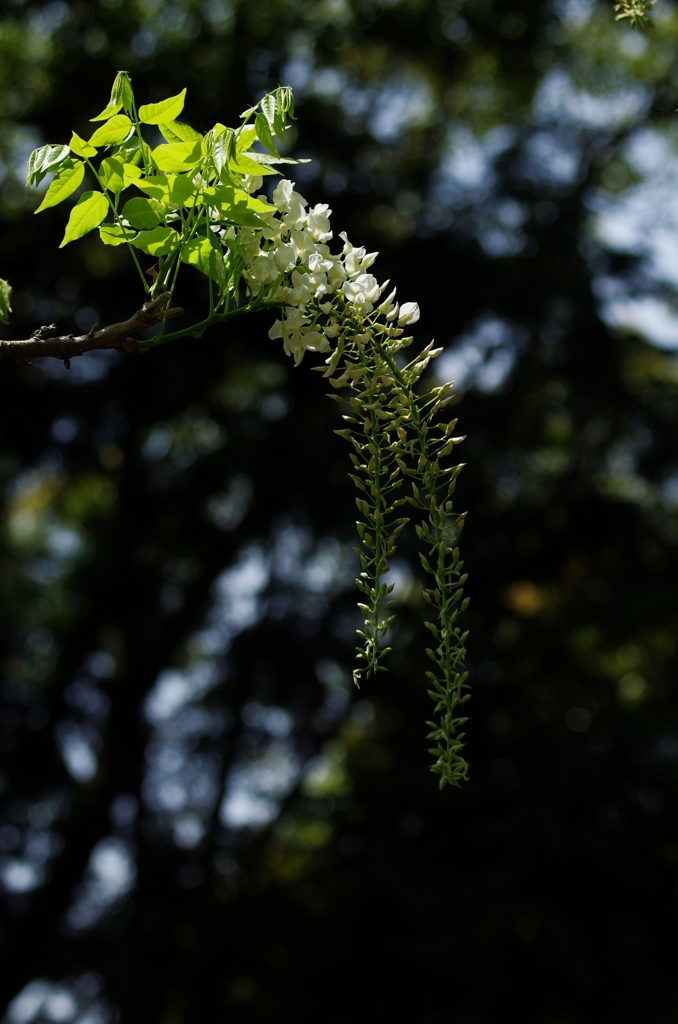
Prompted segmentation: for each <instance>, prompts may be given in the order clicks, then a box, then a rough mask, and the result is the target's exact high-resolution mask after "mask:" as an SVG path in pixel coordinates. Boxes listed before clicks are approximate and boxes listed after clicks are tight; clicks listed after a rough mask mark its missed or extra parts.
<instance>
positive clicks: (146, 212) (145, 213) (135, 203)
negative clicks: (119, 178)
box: [122, 196, 161, 230]
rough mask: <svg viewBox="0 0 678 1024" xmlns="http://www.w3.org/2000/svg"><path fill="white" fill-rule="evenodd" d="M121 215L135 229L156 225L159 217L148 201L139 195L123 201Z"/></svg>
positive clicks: (145, 228)
mask: <svg viewBox="0 0 678 1024" xmlns="http://www.w3.org/2000/svg"><path fill="white" fill-rule="evenodd" d="M122 215H123V217H124V218H125V220H128V221H129V222H130V224H131V225H132V227H133V228H136V229H137V230H147V229H150V228H154V227H157V225H158V224H159V223H160V219H161V218H160V217H159V216H158V214H157V213H156V211H155V209H154V208H153V206H152V205H151V203H150V201H149V200H148V199H142V198H141V196H138V197H137V198H136V199H130V200H129V202H127V203H125V205H124V207H123V210H122Z"/></svg>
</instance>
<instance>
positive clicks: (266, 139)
mask: <svg viewBox="0 0 678 1024" xmlns="http://www.w3.org/2000/svg"><path fill="white" fill-rule="evenodd" d="M254 126H255V128H256V130H257V138H258V139H259V142H261V144H262V145H263V146H264V147H265V148H266V149H267V150H268V151H269V153H271V154H272V155H273V156H277V155H278V150H277V149H276V148H275V142H274V141H273V136H272V135H271V129H270V127H269V123H268V121H267V120H266V118H265V117H264V115H263V114H257V116H256V119H255V121H254Z"/></svg>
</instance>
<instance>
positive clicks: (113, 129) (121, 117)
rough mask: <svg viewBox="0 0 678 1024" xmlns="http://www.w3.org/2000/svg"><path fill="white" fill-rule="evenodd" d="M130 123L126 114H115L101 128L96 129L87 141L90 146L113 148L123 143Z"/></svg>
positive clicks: (130, 126)
mask: <svg viewBox="0 0 678 1024" xmlns="http://www.w3.org/2000/svg"><path fill="white" fill-rule="evenodd" d="M131 128H132V122H131V121H130V119H129V117H127V115H126V114H116V115H115V117H112V118H111V119H110V121H107V122H106V124H102V126H101V128H97V130H96V131H95V133H94V135H93V136H92V138H91V139H90V140H89V144H90V146H114V145H116V144H117V143H118V142H124V141H125V139H126V138H127V136H128V135H129V133H130V130H131Z"/></svg>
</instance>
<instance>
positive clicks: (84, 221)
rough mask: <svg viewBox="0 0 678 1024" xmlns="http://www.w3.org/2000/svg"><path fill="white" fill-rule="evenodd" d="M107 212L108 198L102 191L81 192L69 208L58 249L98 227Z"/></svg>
mask: <svg viewBox="0 0 678 1024" xmlns="http://www.w3.org/2000/svg"><path fill="white" fill-rule="evenodd" d="M107 213H108V200H107V199H106V196H105V195H104V194H103V192H83V194H82V195H81V196H80V198H79V199H78V201H77V203H76V204H75V206H74V207H73V209H72V210H71V215H70V217H69V218H68V224H67V225H66V231H65V233H64V237H63V241H62V243H61V245H60V246H59V248H60V249H62V248H63V247H64V245H68V243H69V242H74V241H75V240H76V238H82V237H83V235H87V234H89V232H90V231H93V230H94V228H98V227H99V225H100V224H101V222H102V220H103V219H104V217H105V216H106V214H107Z"/></svg>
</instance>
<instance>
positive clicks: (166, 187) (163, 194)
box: [134, 174, 198, 208]
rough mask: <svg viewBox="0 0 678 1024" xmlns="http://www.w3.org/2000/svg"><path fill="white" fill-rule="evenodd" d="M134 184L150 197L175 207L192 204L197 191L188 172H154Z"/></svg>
mask: <svg viewBox="0 0 678 1024" xmlns="http://www.w3.org/2000/svg"><path fill="white" fill-rule="evenodd" d="M134 184H135V185H136V186H137V188H140V189H141V191H142V192H145V193H146V195H148V196H150V197H151V199H156V200H158V201H159V202H161V203H167V204H169V205H170V206H172V207H175V208H176V207H182V206H192V205H193V203H194V202H195V199H196V194H197V191H198V189H197V186H196V185H194V184H193V182H192V181H191V177H190V175H188V174H154V175H152V176H151V177H150V178H143V179H142V180H139V181H135V182H134Z"/></svg>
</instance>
